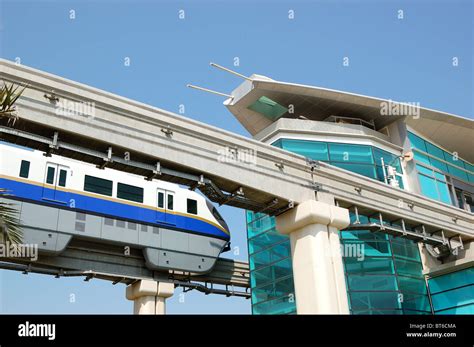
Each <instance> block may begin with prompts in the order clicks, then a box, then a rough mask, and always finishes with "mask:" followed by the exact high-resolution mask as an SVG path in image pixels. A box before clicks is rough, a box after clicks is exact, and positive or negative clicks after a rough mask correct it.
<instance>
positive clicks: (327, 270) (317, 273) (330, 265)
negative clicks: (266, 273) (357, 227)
mask: <svg viewBox="0 0 474 347" xmlns="http://www.w3.org/2000/svg"><path fill="white" fill-rule="evenodd" d="M349 223H350V219H349V211H348V210H347V209H345V208H341V207H337V206H335V205H330V204H328V203H326V202H322V201H315V200H307V201H305V202H303V203H301V204H299V205H298V206H296V207H295V208H294V209H292V210H290V211H288V212H286V213H284V214H281V215H279V216H277V217H276V227H277V230H278V231H279V232H280V233H282V234H288V235H289V236H290V241H291V255H292V262H293V277H294V283H295V296H296V309H297V313H298V314H316V313H319V314H348V313H349V304H348V301H347V294H346V284H345V276H344V268H343V263H342V256H341V252H340V250H341V247H340V246H341V245H340V241H339V235H338V231H339V230H341V229H343V228H345V227H347V226H348V225H349Z"/></svg>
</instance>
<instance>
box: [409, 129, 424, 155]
mask: <svg viewBox="0 0 474 347" xmlns="http://www.w3.org/2000/svg"><path fill="white" fill-rule="evenodd" d="M408 139H409V140H410V143H411V146H412V147H413V148H416V149H419V150H420V151H423V152H426V151H427V150H426V143H425V140H423V139H422V138H421V137H419V136H416V135H415V134H413V133H411V132H409V133H408Z"/></svg>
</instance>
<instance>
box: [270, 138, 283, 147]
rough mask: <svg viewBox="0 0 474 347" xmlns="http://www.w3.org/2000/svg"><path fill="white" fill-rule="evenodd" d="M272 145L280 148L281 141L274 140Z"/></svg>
mask: <svg viewBox="0 0 474 347" xmlns="http://www.w3.org/2000/svg"><path fill="white" fill-rule="evenodd" d="M272 146H275V147H278V148H282V141H281V140H276V141H275V142H273V143H272Z"/></svg>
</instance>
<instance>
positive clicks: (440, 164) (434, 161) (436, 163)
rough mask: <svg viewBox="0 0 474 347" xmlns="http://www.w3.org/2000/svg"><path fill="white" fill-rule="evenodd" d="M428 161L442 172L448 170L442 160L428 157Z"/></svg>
mask: <svg viewBox="0 0 474 347" xmlns="http://www.w3.org/2000/svg"><path fill="white" fill-rule="evenodd" d="M430 161H431V165H433V166H434V167H435V168H437V169H438V170H441V171H443V172H448V166H447V165H446V164H445V163H443V162H442V161H440V160H437V159H434V158H430Z"/></svg>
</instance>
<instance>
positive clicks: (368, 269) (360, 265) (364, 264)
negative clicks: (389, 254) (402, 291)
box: [344, 257, 394, 275]
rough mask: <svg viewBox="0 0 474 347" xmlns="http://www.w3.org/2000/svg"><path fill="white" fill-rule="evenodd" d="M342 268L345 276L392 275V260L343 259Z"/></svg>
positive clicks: (376, 258) (379, 258) (368, 258)
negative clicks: (358, 274) (366, 274)
mask: <svg viewBox="0 0 474 347" xmlns="http://www.w3.org/2000/svg"><path fill="white" fill-rule="evenodd" d="M344 266H345V269H346V273H347V274H357V273H361V274H363V273H370V274H391V275H392V274H394V268H393V261H392V258H383V257H364V259H363V260H361V259H358V258H357V257H345V258H344Z"/></svg>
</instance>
